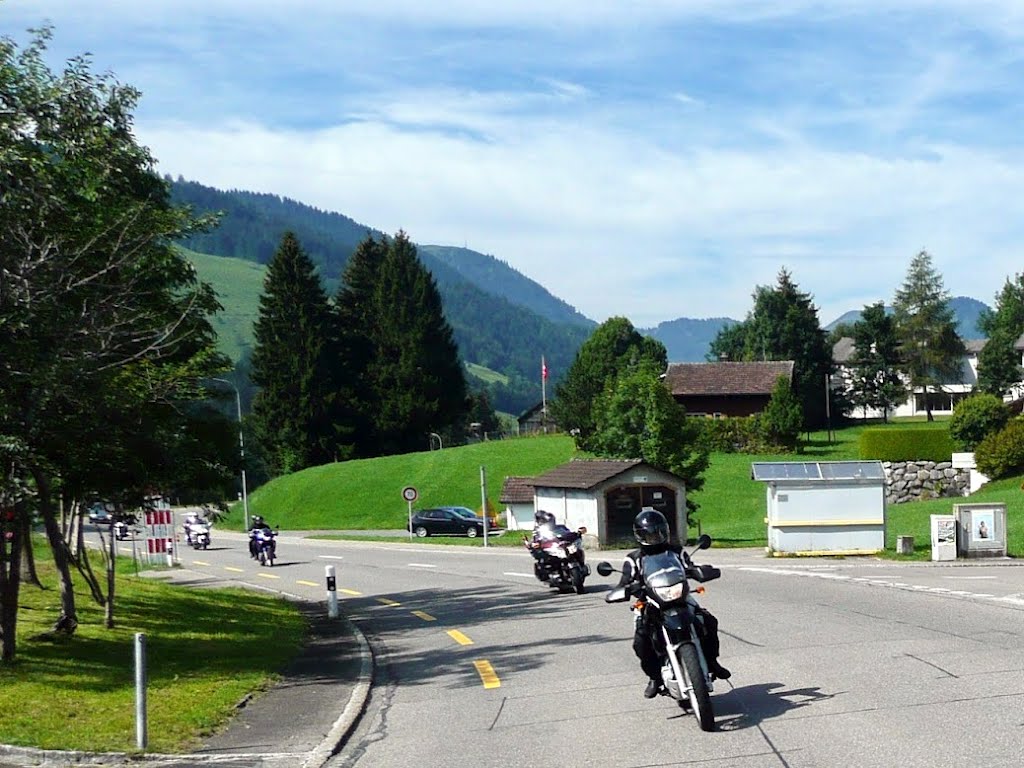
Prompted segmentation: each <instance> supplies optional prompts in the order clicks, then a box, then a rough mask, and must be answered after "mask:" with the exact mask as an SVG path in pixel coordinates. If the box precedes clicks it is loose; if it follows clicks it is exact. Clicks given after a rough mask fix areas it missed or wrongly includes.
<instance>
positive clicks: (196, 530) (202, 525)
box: [185, 520, 211, 549]
mask: <svg viewBox="0 0 1024 768" xmlns="http://www.w3.org/2000/svg"><path fill="white" fill-rule="evenodd" d="M210 528H211V526H210V524H209V523H208V522H206V521H203V520H200V521H196V522H193V523H188V524H186V525H185V538H186V540H187V541H188V543H189V544H191V545H192V548H193V549H206V548H207V547H209V546H210Z"/></svg>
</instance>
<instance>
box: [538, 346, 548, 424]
mask: <svg viewBox="0 0 1024 768" xmlns="http://www.w3.org/2000/svg"><path fill="white" fill-rule="evenodd" d="M547 384H548V365H547V363H546V362H544V355H541V356H540V412H541V424H542V425H543V430H544V432H545V433H547V431H548V389H547Z"/></svg>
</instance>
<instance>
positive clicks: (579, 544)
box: [523, 525, 590, 595]
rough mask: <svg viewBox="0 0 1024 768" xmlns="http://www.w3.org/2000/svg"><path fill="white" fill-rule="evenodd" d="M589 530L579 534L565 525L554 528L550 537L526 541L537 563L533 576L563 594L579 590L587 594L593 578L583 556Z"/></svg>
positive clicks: (580, 530) (579, 593) (581, 529)
mask: <svg viewBox="0 0 1024 768" xmlns="http://www.w3.org/2000/svg"><path fill="white" fill-rule="evenodd" d="M586 532H587V529H586V528H580V529H579V530H577V531H573V530H570V529H569V528H567V527H566V526H564V525H557V526H554V527H553V529H552V530H551V533H550V535H548V536H544V535H542V536H540V537H539V538H536V539H534V540H532V541H531V540H530V539H527V538H525V537H524V538H523V544H524V545H525V546H526V548H527V549H528V550H530V554H531V555H533V557H534V559H535V560H536V562H535V563H534V564H533V573H534V575H535V576H536V577H537V580H538V581H541V582H543V583H545V584H547V585H548V586H551V587H555V588H556V589H558V590H559V591H560V592H568V591H569V590H570V589H571V590H575V592H576V594H577V595H582V594H583V581H584V579H586V578H587V576H589V575H590V566H589V565H587V564H586V556H585V555H584V553H583V534H584V533H586Z"/></svg>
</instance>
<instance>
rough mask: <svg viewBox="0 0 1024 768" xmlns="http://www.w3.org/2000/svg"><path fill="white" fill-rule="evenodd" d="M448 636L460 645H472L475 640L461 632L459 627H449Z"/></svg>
mask: <svg viewBox="0 0 1024 768" xmlns="http://www.w3.org/2000/svg"><path fill="white" fill-rule="evenodd" d="M448 637H450V638H451V639H452V640H454V641H455V642H456V643H458V644H459V645H472V644H473V641H472V640H470V639H469V638H468V637H466V636H465V635H464V634H462V633H461V632H459V630H457V629H449V630H448Z"/></svg>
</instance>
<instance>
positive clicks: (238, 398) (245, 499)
mask: <svg viewBox="0 0 1024 768" xmlns="http://www.w3.org/2000/svg"><path fill="white" fill-rule="evenodd" d="M211 381H219V382H221V383H222V384H227V385H228V386H229V387H231V388H232V389H234V390H235V405H236V406H237V407H238V453H239V457H240V459H241V462H242V512H243V514H244V515H245V529H246V530H249V492H248V490H247V489H246V487H245V441H244V440H243V439H242V395H241V393H240V392H239V391H238V387H237V386H236V385H235V383H234V382H233V381H228V380H227V379H211Z"/></svg>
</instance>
